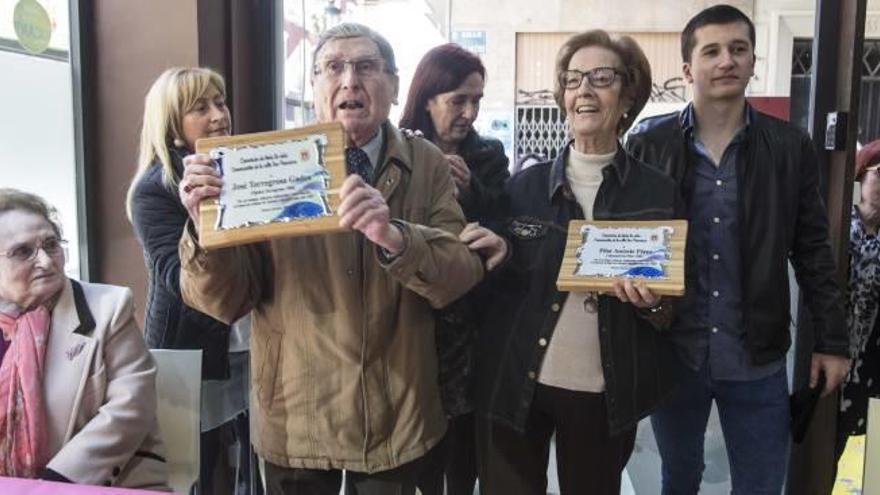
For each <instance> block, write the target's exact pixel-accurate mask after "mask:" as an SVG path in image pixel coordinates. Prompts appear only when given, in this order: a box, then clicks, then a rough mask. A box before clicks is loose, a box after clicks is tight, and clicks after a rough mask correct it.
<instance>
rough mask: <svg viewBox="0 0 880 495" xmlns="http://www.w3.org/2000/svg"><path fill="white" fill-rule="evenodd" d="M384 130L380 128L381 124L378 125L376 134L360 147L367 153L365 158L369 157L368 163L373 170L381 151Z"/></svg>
mask: <svg viewBox="0 0 880 495" xmlns="http://www.w3.org/2000/svg"><path fill="white" fill-rule="evenodd" d="M384 132H385V130H384V129H382V126H379V131H378V132H376V135H375V136H373V138H372V139H370V140H369V141H367V143H366V144H364V145H363V146H361V147H360V148H361V149H362V150H363V151H364V153H366V154H367V158H369V159H370V165H372V166H373V169H374V170H375V169H376V165H377V164H378V163H379V154H380V153H382V141H383V140H384V138H385V134H384Z"/></svg>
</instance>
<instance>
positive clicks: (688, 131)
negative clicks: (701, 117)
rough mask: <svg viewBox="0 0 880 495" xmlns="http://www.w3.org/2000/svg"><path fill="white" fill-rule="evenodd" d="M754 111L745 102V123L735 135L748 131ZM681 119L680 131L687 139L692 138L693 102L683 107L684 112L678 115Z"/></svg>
mask: <svg viewBox="0 0 880 495" xmlns="http://www.w3.org/2000/svg"><path fill="white" fill-rule="evenodd" d="M754 112H755V109H754V108H752V106H751V105H749V102H746V121H745V124H744V125H743V126H742V128H741V129H740V131H739V133H737V135H738V136H739V135H744V134H745V132H746V131H748V130H749V127H751V125H752V121H753V120H754V118H755V116H754ZM679 118H680V119H681V120H680V121H681V129H682V130H683V131H684V135H685V136H687V137H688V139H691V138H693V133H694V127H695V126H696V124H697V115H696V112H695V111H694V102H690V103H688V104H687V106H686V107H684V110H682V111H681V114H680V115H679Z"/></svg>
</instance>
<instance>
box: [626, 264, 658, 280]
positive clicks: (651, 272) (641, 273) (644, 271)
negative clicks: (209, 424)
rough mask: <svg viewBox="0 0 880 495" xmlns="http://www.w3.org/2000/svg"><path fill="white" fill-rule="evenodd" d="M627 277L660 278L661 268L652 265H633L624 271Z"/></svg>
mask: <svg viewBox="0 0 880 495" xmlns="http://www.w3.org/2000/svg"><path fill="white" fill-rule="evenodd" d="M624 275H625V276H627V277H645V278H660V277H662V276H663V270H658V269H657V268H654V267H652V266H634V267H632V268H630V269H629V270H627V271H626V272H625V273H624Z"/></svg>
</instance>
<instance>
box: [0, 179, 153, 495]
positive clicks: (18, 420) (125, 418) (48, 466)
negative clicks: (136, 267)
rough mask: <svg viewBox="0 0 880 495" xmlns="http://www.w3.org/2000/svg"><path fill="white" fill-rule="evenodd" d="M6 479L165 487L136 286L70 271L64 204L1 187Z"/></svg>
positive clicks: (1, 399)
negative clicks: (88, 279)
mask: <svg viewBox="0 0 880 495" xmlns="http://www.w3.org/2000/svg"><path fill="white" fill-rule="evenodd" d="M0 330H2V337H0V476H10V477H21V478H42V479H47V480H53V481H66V482H72V483H82V484H90V485H107V486H119V487H128V488H143V489H155V490H166V489H167V488H166V486H165V485H166V478H167V467H166V463H165V460H164V459H163V456H164V453H163V448H162V444H161V441H160V439H159V435H158V422H157V419H156V382H155V378H156V365H155V364H154V363H153V360H152V358H151V356H150V354H149V352H148V351H147V349H146V345H145V344H144V340H143V337H142V336H141V331H140V329H139V328H138V326H137V324H135V321H134V313H133V309H132V301H131V291H129V290H128V289H124V288H121V287H113V286H109V285H97V284H89V283H85V282H77V281H75V280H72V279H68V278H67V277H66V276H65V275H64V241H63V240H62V239H61V227H60V225H59V224H58V222H57V220H56V215H55V210H54V209H53V208H51V207H50V206H49V205H47V204H46V202H45V201H43V200H42V199H41V198H39V197H38V196H35V195H33V194H29V193H25V192H21V191H17V190H15V189H0Z"/></svg>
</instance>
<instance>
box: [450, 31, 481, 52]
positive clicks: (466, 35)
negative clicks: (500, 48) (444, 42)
mask: <svg viewBox="0 0 880 495" xmlns="http://www.w3.org/2000/svg"><path fill="white" fill-rule="evenodd" d="M452 42H453V43H457V44H459V45H461V46H462V47H464V48H466V49H468V50H470V51H472V52H474V53H476V54H477V55H484V54H485V53H486V31H453V32H452Z"/></svg>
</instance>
